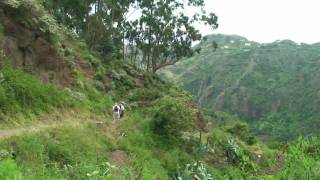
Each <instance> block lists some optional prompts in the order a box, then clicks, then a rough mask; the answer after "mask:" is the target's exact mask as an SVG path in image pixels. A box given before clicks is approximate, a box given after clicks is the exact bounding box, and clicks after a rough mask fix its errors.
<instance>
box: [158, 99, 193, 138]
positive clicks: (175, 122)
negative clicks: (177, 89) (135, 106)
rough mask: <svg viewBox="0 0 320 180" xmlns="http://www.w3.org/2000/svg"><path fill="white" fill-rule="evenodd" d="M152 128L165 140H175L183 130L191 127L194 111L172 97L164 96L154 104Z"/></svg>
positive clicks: (180, 135)
mask: <svg viewBox="0 0 320 180" xmlns="http://www.w3.org/2000/svg"><path fill="white" fill-rule="evenodd" d="M156 107H157V108H156V109H155V111H156V112H155V113H154V116H153V121H152V122H153V124H152V129H153V131H154V133H155V134H157V135H159V136H161V137H163V139H165V140H169V141H177V140H179V139H180V138H181V137H182V134H183V132H186V131H189V130H191V129H192V127H193V120H194V111H193V109H192V108H191V107H188V105H187V104H186V103H185V102H183V101H180V100H179V99H176V98H172V97H164V98H162V99H161V100H160V101H159V102H157V104H156Z"/></svg>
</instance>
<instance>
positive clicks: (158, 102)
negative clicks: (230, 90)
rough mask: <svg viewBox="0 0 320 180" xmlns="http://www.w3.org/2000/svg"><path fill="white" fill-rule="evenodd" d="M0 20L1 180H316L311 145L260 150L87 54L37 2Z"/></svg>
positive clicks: (140, 74)
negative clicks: (122, 107)
mask: <svg viewBox="0 0 320 180" xmlns="http://www.w3.org/2000/svg"><path fill="white" fill-rule="evenodd" d="M31 10H32V11H31ZM0 20H1V21H0V45H1V46H0V52H1V53H0V179H145V180H149V179H187V180H188V179H194V178H196V177H198V178H199V179H207V180H210V179H257V178H261V179H266V178H267V179H268V178H269V179H274V178H278V179H281V178H287V177H292V178H301V179H304V178H318V174H319V167H318V162H317V160H318V157H320V153H319V152H320V151H319V146H318V144H319V140H318V139H316V138H312V139H300V140H299V141H297V142H295V143H294V144H292V145H285V144H273V146H270V147H268V146H266V145H265V144H263V143H261V142H260V141H258V140H257V139H256V138H255V137H254V136H253V135H252V134H251V133H250V130H249V127H248V125H247V124H245V123H243V122H241V121H240V120H239V119H238V118H237V117H234V116H231V115H229V114H226V113H223V112H215V113H213V114H209V115H205V116H204V115H203V114H202V112H200V111H199V110H198V109H197V108H196V107H195V105H194V103H193V96H192V95H191V94H190V93H188V92H186V91H184V90H182V89H181V88H179V87H176V86H175V85H173V84H171V83H168V82H165V81H162V80H161V79H160V78H159V77H158V76H157V75H154V74H150V73H147V72H144V71H141V70H139V69H137V68H136V67H135V66H133V65H130V64H128V63H126V62H125V61H123V60H121V59H115V58H113V57H112V56H108V57H103V56H99V55H98V54H97V53H96V52H95V51H92V50H90V49H89V48H88V47H87V45H86V44H85V43H84V42H83V40H82V39H81V38H79V37H77V36H75V35H74V34H73V32H72V31H69V30H68V29H66V28H65V27H64V25H62V24H58V23H57V22H56V21H55V19H54V18H53V17H52V15H51V14H50V13H48V11H47V10H46V9H45V8H44V7H43V6H41V5H40V1H37V0H31V1H30V0H21V1H16V0H5V1H1V2H0ZM119 101H123V102H125V103H126V109H127V110H126V112H125V116H124V118H123V119H121V121H113V120H112V117H111V112H110V111H111V106H112V105H113V104H114V102H119ZM206 114H207V113H206ZM222 122H223V123H222ZM279 147H280V148H279ZM301 147H303V148H301ZM292 167H294V168H292ZM289 175H290V176H289Z"/></svg>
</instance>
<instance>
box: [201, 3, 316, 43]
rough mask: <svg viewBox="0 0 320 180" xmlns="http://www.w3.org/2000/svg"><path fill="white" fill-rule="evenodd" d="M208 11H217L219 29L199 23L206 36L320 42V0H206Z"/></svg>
mask: <svg viewBox="0 0 320 180" xmlns="http://www.w3.org/2000/svg"><path fill="white" fill-rule="evenodd" d="M205 3H206V10H207V11H208V12H209V11H212V12H214V13H216V14H217V16H218V18H219V21H218V22H219V28H218V29H217V30H211V29H210V28H207V27H204V26H201V25H198V28H199V29H200V31H201V33H203V35H209V34H217V33H221V34H228V35H240V36H243V37H245V38H247V39H249V40H250V41H256V42H259V43H270V42H274V41H276V40H284V39H290V40H292V41H295V42H297V43H308V44H312V43H317V42H320V33H319V32H320V24H319V23H317V22H318V21H319V20H318V18H319V17H320V11H319V10H318V7H320V2H318V1H317V0H304V1H303V0H281V1H279V0H268V1H267V0H205Z"/></svg>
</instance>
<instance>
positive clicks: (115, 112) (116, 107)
mask: <svg viewBox="0 0 320 180" xmlns="http://www.w3.org/2000/svg"><path fill="white" fill-rule="evenodd" d="M112 112H113V113H112V117H113V120H120V112H121V108H120V106H119V105H118V103H116V104H115V105H114V106H113V107H112Z"/></svg>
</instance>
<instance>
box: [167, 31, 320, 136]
mask: <svg viewBox="0 0 320 180" xmlns="http://www.w3.org/2000/svg"><path fill="white" fill-rule="evenodd" d="M213 42H216V43H217V44H218V48H217V49H216V50H215V49H214V46H213V45H214V43H213ZM319 47H320V46H319V44H310V45H309V44H297V43H295V42H292V41H290V40H283V41H276V42H273V43H268V44H259V43H256V42H251V41H248V40H247V39H245V38H243V37H239V36H229V35H221V34H218V35H212V36H208V38H207V41H203V42H201V43H200V44H199V45H197V47H196V48H201V49H202V51H201V53H200V54H198V55H195V56H194V57H192V58H189V59H185V60H183V62H181V63H179V64H177V65H176V66H173V67H170V68H168V69H166V70H164V71H163V72H162V73H163V74H164V75H166V76H167V77H168V78H172V79H174V81H176V82H179V83H181V84H182V85H183V86H184V87H185V89H187V90H188V91H190V92H191V93H192V94H193V95H194V96H195V97H196V100H197V103H198V104H199V105H201V107H203V108H206V109H209V110H213V111H216V110H218V111H224V112H227V113H230V114H234V115H237V116H238V117H240V118H242V119H244V120H246V121H247V122H249V123H250V124H253V125H255V129H256V130H257V133H258V135H260V136H261V137H265V138H267V139H268V137H269V138H273V139H274V138H275V139H278V140H288V139H293V138H295V137H297V136H299V135H308V134H315V135H318V134H319V131H318V129H319V128H318V126H317V124H319V123H318V122H319V118H318V117H319V112H318V110H317V109H319V105H320V104H319V90H320V86H319V85H320V82H319V75H320V72H319V67H320V66H319V65H320V64H319V63H320V48H319Z"/></svg>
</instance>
